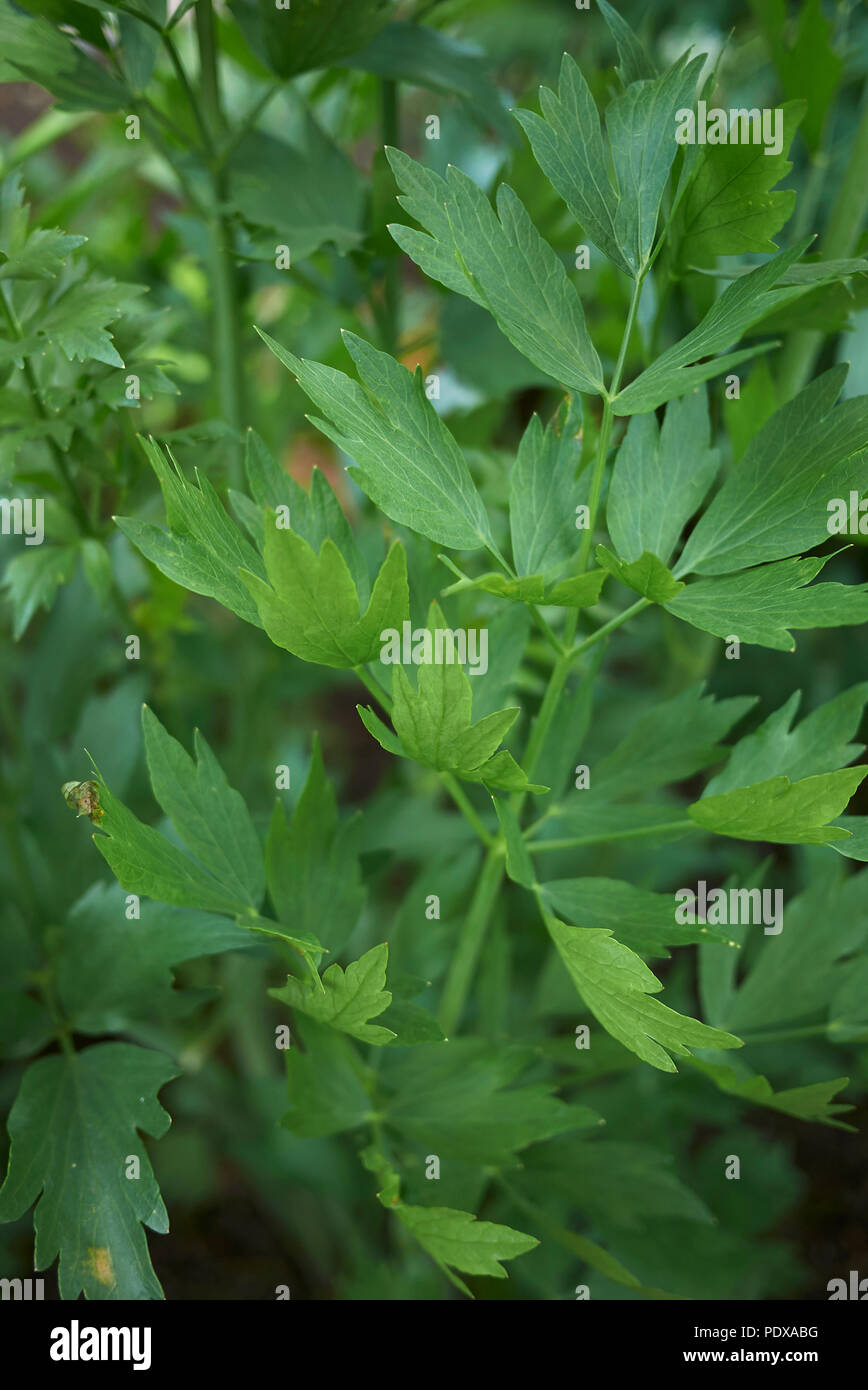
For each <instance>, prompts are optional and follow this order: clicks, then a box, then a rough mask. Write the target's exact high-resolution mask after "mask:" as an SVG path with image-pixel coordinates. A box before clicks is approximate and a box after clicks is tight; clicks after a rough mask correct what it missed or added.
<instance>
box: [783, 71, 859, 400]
mask: <svg viewBox="0 0 868 1390" xmlns="http://www.w3.org/2000/svg"><path fill="white" fill-rule="evenodd" d="M866 167H868V89H866V95H865V97H864V100H863V106H862V115H861V117H860V120H859V125H858V127H857V129H856V135H855V138H854V140H853V144H852V145H851V147H850V158H849V160H848V163H847V168H846V169H845V171H844V177H843V179H842V180H841V185H840V187H839V189H838V196H837V197H836V198H835V201H834V202H833V204H832V207H831V209H830V212H829V216H828V218H827V220H826V225H825V227H824V229H823V235H822V238H821V242H820V249H821V250H822V252H823V258H824V260H839V259H844V258H846V257H848V256H852V254H853V252H854V251H855V250H856V247H857V244H858V241H859V237H860V236H861V234H862V229H863V227H864V226H865V215H866V212H868V178H866V177H865V170H866ZM824 341H825V335H824V334H823V333H822V332H821V331H819V330H817V329H802V330H800V331H798V332H796V333H794V334H793V335H792V336H791V338H790V339H789V341H788V342H787V344H786V346H785V348H784V350H783V352H782V353H781V358H780V382H781V392H782V396H783V398H784V399H785V400H789V399H790V398H791V397H792V396H795V395H796V394H797V393H798V392H799V391H801V389H802V387H803V386H804V385H805V384H806V382H807V381H808V380H809V378H810V376H811V373H812V372H813V370H814V365H815V363H816V361H817V358H818V356H819V355H820V350H821V348H822V346H823V343H824Z"/></svg>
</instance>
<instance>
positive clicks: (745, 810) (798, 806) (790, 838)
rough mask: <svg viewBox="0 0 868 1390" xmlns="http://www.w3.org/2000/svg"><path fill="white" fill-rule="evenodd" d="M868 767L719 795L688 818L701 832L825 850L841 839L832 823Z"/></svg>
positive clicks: (773, 779) (840, 832)
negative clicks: (700, 828) (824, 848)
mask: <svg viewBox="0 0 868 1390" xmlns="http://www.w3.org/2000/svg"><path fill="white" fill-rule="evenodd" d="M866 776H868V767H848V768H842V769H840V770H839V771H838V772H825V773H822V774H820V775H819V776H815V777H804V778H802V779H801V781H798V782H791V781H790V779H789V777H770V778H767V779H766V780H765V781H763V782H757V783H755V784H753V785H752V786H749V787H738V788H736V789H735V790H733V791H728V792H722V793H721V794H720V795H719V796H708V797H703V799H702V800H701V801H694V802H693V803H692V805H690V806H688V808H687V814H688V815H689V816H690V818H691V820H693V821H695V822H696V824H697V825H699V826H701V827H702V828H703V830H710V831H712V832H713V833H714V834H715V835H730V836H732V837H733V838H735V839H737V840H768V841H770V842H771V843H772V844H779V845H824V844H828V843H829V842H830V841H832V840H845V839H846V838H847V834H846V831H844V830H841V829H840V828H838V827H837V826H834V825H832V824H831V823H830V822H832V821H834V819H835V817H836V816H840V815H841V814H842V812H843V811H844V810H845V809H846V807H847V803H848V802H849V800H850V798H851V797H852V796H853V794H854V792H855V791H856V789H857V787H858V786H859V785H860V784H861V782H862V781H863V779H864V778H865V777H866Z"/></svg>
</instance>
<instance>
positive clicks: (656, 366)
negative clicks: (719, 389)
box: [612, 241, 809, 415]
mask: <svg viewBox="0 0 868 1390" xmlns="http://www.w3.org/2000/svg"><path fill="white" fill-rule="evenodd" d="M808 245H809V242H808V241H802V242H799V243H798V244H797V245H796V246H793V247H790V248H789V249H788V250H786V251H781V252H779V253H778V255H777V256H774V257H772V259H771V260H769V261H767V262H766V264H765V265H761V266H758V267H757V268H756V270H752V271H751V272H750V274H749V275H745V276H744V278H743V279H741V280H736V281H734V282H733V283H732V284H731V285H728V286H727V288H726V289H725V290H724V292H723V294H722V295H721V296H720V298H719V299H717V300H715V302H714V304H712V306H711V308H710V309H709V311H708V313H707V314H706V315H705V318H704V319H703V320H702V322H701V323H700V324H699V325H698V327H697V328H694V329H693V330H692V331H691V332H690V333H688V334H687V336H686V337H684V338H682V339H681V341H680V342H678V343H675V344H674V346H673V347H671V348H667V350H666V351H665V352H664V353H662V354H661V356H660V357H658V358H657V359H656V361H655V362H653V363H652V364H651V366H650V367H647V368H646V369H645V371H644V372H642V373H641V374H640V375H639V376H638V377H636V379H635V381H631V382H630V384H629V386H625V387H624V388H623V389H622V390H621V391H619V392H618V394H617V396H615V397H614V399H613V401H612V409H613V411H614V413H615V414H616V415H636V414H643V413H644V412H646V411H648V410H654V409H656V407H657V406H658V405H662V404H663V402H664V401H668V400H671V399H672V398H673V396H683V395H684V394H685V393H686V392H687V391H691V390H692V389H693V387H694V386H696V385H698V384H699V382H701V381H707V380H708V379H709V378H710V377H713V376H718V375H719V374H720V373H721V372H724V371H727V370H729V368H731V367H734V366H737V365H738V363H739V362H742V361H745V360H747V358H749V357H752V356H754V355H755V354H756V353H757V352H762V351H764V349H765V348H766V347H768V346H769V344H768V343H760V344H758V345H756V346H754V347H749V348H743V349H740V350H739V351H738V352H730V353H727V354H725V355H724V356H723V357H715V358H713V360H712V361H710V362H703V361H700V360H699V359H700V358H707V357H711V356H712V354H714V353H717V352H721V351H722V350H723V349H724V348H728V347H730V346H731V345H732V344H734V343H736V342H738V340H739V338H741V337H742V335H743V334H744V333H745V332H746V330H747V329H748V328H750V327H751V326H752V325H753V324H754V323H756V322H757V321H758V320H759V319H761V318H763V317H764V316H765V315H766V314H769V313H771V311H772V310H773V309H778V308H780V307H781V306H782V305H783V304H789V303H791V302H792V301H793V300H795V299H798V298H799V297H800V295H802V294H804V293H805V292H806V289H807V286H805V285H791V286H788V287H786V288H784V289H780V288H778V289H776V288H775V286H776V285H777V282H778V281H779V279H780V277H781V276H782V275H783V273H784V271H785V270H787V269H788V268H789V267H790V265H792V263H793V261H795V260H798V258H799V256H801V255H802V253H803V252H804V251H805V250H806V249H807V247H808Z"/></svg>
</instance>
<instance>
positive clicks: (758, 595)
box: [666, 555, 868, 652]
mask: <svg viewBox="0 0 868 1390" xmlns="http://www.w3.org/2000/svg"><path fill="white" fill-rule="evenodd" d="M828 559H829V556H826V555H822V556H819V557H818V558H816V559H815V558H812V557H808V558H807V559H805V560H778V561H776V562H775V563H774V564H772V565H758V566H757V568H756V569H750V570H744V571H742V573H741V574H727V575H721V576H719V577H716V578H714V579H700V580H697V581H696V583H694V584H688V585H687V587H686V588H685V589H682V591H681V593H679V594H677V595H676V596H675V598H673V599H670V600H669V601H668V602H667V603H666V608H667V610H668V612H670V613H674V614H675V616H676V617H677V618H682V619H683V620H684V621H685V622H688V623H691V624H692V626H693V627H698V628H702V629H703V631H705V632H713V633H714V635H715V636H716V637H723V638H729V637H732V636H734V637H738V639H739V640H740V641H742V642H756V643H758V644H759V645H760V646H763V647H772V648H773V649H774V650H775V651H783V652H791V651H794V650H795V646H796V644H795V641H794V640H793V636H792V632H791V631H790V629H791V628H821V627H846V626H852V625H854V624H857V623H864V622H866V621H868V584H814V585H811V587H810V588H806V587H805V586H806V585H808V584H810V581H811V580H812V579H814V578H815V577H816V575H817V574H818V573H819V572H820V570H821V569H822V568H823V566H824V565H825V564H826V562H827V560H828Z"/></svg>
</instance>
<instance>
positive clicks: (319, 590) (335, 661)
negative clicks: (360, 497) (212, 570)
mask: <svg viewBox="0 0 868 1390" xmlns="http://www.w3.org/2000/svg"><path fill="white" fill-rule="evenodd" d="M265 569H266V573H267V576H268V582H267V583H266V582H265V581H264V580H262V579H260V578H259V577H258V576H257V575H256V574H250V573H249V572H248V571H247V570H241V578H242V580H243V582H244V583H245V584H246V585H247V588H248V589H249V590H250V593H251V596H252V597H253V600H254V602H255V603H256V607H257V609H258V610H259V616H260V618H261V619H262V625H263V627H264V628H265V631H266V632H267V633H268V636H269V637H270V638H271V640H272V642H274V644H275V645H276V646H278V647H283V648H284V649H285V650H286V651H289V652H292V653H293V655H294V656H297V657H300V658H301V660H302V661H314V662H317V663H318V664H319V665H321V666H334V667H343V668H346V667H353V666H363V665H365V664H366V663H367V662H369V661H375V660H376V659H377V657H378V656H379V654H380V649H381V646H382V641H381V633H382V632H383V631H384V630H386V629H388V628H400V627H401V625H402V624H403V623H404V622H405V621H406V620H407V617H408V614H409V611H410V595H409V590H408V588H407V558H406V552H405V550H404V547H403V546H402V545H401V543H400V542H399V541H395V542H394V544H393V545H392V546H391V548H390V550H389V553H388V555H387V556H386V558H385V560H384V561H383V564H382V567H381V569H380V572H379V574H378V575H377V578H376V581H375V583H374V587H373V590H372V592H371V599H370V603H369V604H368V607H367V609H366V610H365V611H364V613H363V612H362V611H361V606H360V603H359V595H358V593H357V591H356V586H355V584H354V582H353V577H352V575H351V574H350V571H349V567H348V566H347V563H346V560H345V559H344V557H343V555H342V554H341V552H340V550H339V549H338V547H337V546H336V545H335V543H334V541H333V540H331V539H330V538H327V539H326V540H324V541H323V543H322V548H321V549H320V552H319V554H318V555H317V554H316V553H315V552H314V551H313V550H312V549H311V547H310V546H309V545H308V543H307V541H306V540H303V539H302V537H301V536H298V535H296V534H295V532H294V531H290V530H286V529H281V528H280V527H279V526H278V525H277V517H276V515H275V513H273V512H269V513H267V516H266V525H265Z"/></svg>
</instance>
